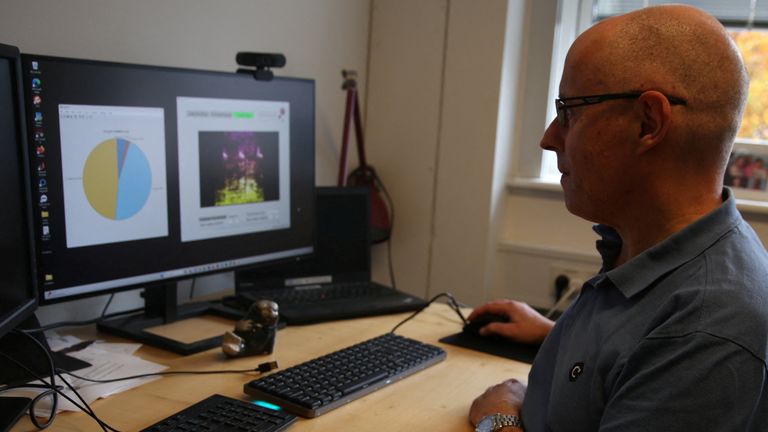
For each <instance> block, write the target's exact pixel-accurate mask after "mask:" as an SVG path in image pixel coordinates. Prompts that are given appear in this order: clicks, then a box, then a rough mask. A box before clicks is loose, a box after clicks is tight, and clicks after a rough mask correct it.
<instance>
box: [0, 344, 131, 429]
mask: <svg viewBox="0 0 768 432" xmlns="http://www.w3.org/2000/svg"><path fill="white" fill-rule="evenodd" d="M16 331H17V332H18V333H21V334H24V335H25V336H26V337H28V338H29V339H31V340H32V341H33V342H34V343H35V344H36V345H37V346H38V347H39V348H40V349H41V350H42V351H43V353H44V354H45V356H46V357H47V359H48V364H49V366H50V367H51V383H50V384H48V383H47V382H46V381H45V378H43V377H41V376H40V375H38V374H37V373H36V372H35V371H33V370H31V369H30V368H28V367H27V366H25V365H24V364H22V363H21V362H19V361H17V360H16V359H14V358H11V357H9V356H7V355H5V354H4V353H0V355H2V356H3V357H5V358H7V359H8V360H10V361H12V362H13V363H15V364H16V365H18V366H19V367H21V368H22V369H24V370H26V371H27V373H29V374H30V375H31V376H33V377H34V378H36V379H37V380H39V381H40V382H42V383H44V384H46V385H47V386H48V387H49V388H50V389H51V390H52V391H54V392H55V393H54V394H53V397H54V399H53V402H52V405H51V416H50V417H49V419H48V421H47V422H46V423H44V424H42V425H41V424H39V423H38V421H37V416H36V415H35V414H34V412H35V410H34V407H35V406H36V403H37V402H38V401H39V400H40V399H42V396H38V397H36V398H35V399H33V401H32V406H31V408H30V411H29V415H30V420H31V421H32V424H34V425H35V426H36V427H38V428H40V429H44V428H46V427H48V426H49V425H50V424H51V423H52V422H53V420H54V418H55V417H56V410H57V407H58V397H57V395H61V396H62V397H63V398H65V399H67V400H68V401H69V402H71V403H72V404H73V405H74V406H75V407H77V408H78V409H80V410H81V411H83V412H84V413H86V414H88V416H90V417H91V418H93V419H94V420H95V421H96V422H97V423H98V424H99V426H100V427H101V429H102V430H103V431H105V432H106V431H107V430H110V431H113V432H119V431H118V430H117V429H115V428H113V427H112V426H110V425H108V424H107V423H105V422H104V421H102V420H101V419H100V418H99V417H98V416H97V415H96V413H95V412H94V411H93V409H91V407H90V406H89V405H88V403H86V402H85V400H84V399H83V397H82V396H81V395H80V393H78V391H77V390H76V389H75V388H73V387H72V386H71V385H70V384H69V382H67V380H65V379H63V378H62V381H64V384H66V385H67V387H69V389H70V390H71V391H72V392H73V393H74V394H75V395H76V396H77V398H78V399H79V400H80V401H82V402H83V404H84V406H82V405H80V404H78V403H77V402H76V401H75V400H74V399H72V398H71V397H69V396H68V395H67V394H66V393H64V392H63V391H62V388H63V387H62V386H59V385H56V378H55V377H56V371H57V368H56V366H55V364H54V360H53V357H52V356H51V353H50V351H49V350H48V348H47V347H46V346H45V345H43V344H42V343H41V342H40V341H39V340H37V338H35V337H34V336H32V335H30V334H26V333H23V332H21V331H19V330H16Z"/></svg>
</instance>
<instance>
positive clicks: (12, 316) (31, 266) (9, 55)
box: [0, 44, 40, 336]
mask: <svg viewBox="0 0 768 432" xmlns="http://www.w3.org/2000/svg"><path fill="white" fill-rule="evenodd" d="M0 58H4V59H6V60H8V62H9V64H10V66H11V80H12V82H11V90H12V91H13V92H15V97H14V111H15V117H16V118H15V120H16V144H17V145H18V146H19V149H18V150H19V156H18V157H19V163H21V164H22V167H21V170H20V174H21V178H20V179H19V186H20V187H22V188H23V191H22V196H23V199H24V201H25V202H24V207H25V208H24V229H25V231H26V238H27V248H26V249H27V263H28V268H27V269H26V270H27V277H28V281H29V283H30V284H31V285H30V286H27V287H26V291H27V294H28V296H27V297H28V298H27V300H26V301H24V302H21V303H20V304H19V305H18V306H17V307H16V308H15V310H12V311H10V313H9V314H8V315H7V316H0V336H2V335H4V334H6V333H8V332H10V331H12V330H13V329H14V328H15V327H17V326H18V325H19V324H21V323H22V322H23V321H24V320H25V319H27V318H28V317H30V316H31V315H32V314H33V313H34V312H35V310H36V309H37V307H38V304H39V297H40V296H39V292H38V290H37V271H36V270H35V269H36V268H37V265H36V259H37V257H36V254H35V239H34V234H33V232H32V196H31V191H30V190H29V188H27V187H26V181H27V179H28V178H29V158H28V155H27V139H26V120H25V110H24V91H23V87H22V75H21V54H20V52H19V49H18V48H17V47H15V46H11V45H5V44H0ZM0 289H3V288H0Z"/></svg>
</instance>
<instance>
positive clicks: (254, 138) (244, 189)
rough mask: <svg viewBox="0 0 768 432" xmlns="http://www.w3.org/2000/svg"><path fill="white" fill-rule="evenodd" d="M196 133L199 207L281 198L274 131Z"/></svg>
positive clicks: (276, 140) (276, 135)
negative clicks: (198, 164)
mask: <svg viewBox="0 0 768 432" xmlns="http://www.w3.org/2000/svg"><path fill="white" fill-rule="evenodd" d="M198 134H199V137H198V138H199V141H198V142H199V147H200V205H201V206H202V207H215V206H228V205H238V204H253V203H259V202H264V201H275V200H278V199H280V188H279V165H278V162H279V161H278V158H279V154H278V138H279V137H278V133H277V132H218V131H216V132H211V131H201V132H198Z"/></svg>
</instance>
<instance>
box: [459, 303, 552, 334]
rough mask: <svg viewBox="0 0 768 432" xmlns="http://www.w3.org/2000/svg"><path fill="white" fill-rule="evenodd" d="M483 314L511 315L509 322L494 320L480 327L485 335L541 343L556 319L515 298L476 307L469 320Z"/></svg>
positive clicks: (481, 332)
mask: <svg viewBox="0 0 768 432" xmlns="http://www.w3.org/2000/svg"><path fill="white" fill-rule="evenodd" d="M483 314H497V315H504V316H507V317H509V322H507V323H503V322H493V323H490V324H488V325H486V326H485V327H483V328H481V329H480V334H481V335H483V336H490V335H499V336H502V337H505V338H507V339H510V340H513V341H515V342H523V343H541V342H543V341H544V338H546V337H547V335H548V334H549V331H550V330H552V327H554V325H555V323H554V321H552V320H550V319H548V318H546V317H545V316H543V315H541V314H540V313H538V312H536V310H535V309H533V308H532V307H530V306H528V304H527V303H523V302H519V301H514V300H494V301H492V302H489V303H486V304H484V305H482V306H480V307H477V308H475V310H473V311H472V313H471V314H469V317H468V319H469V321H472V320H473V319H475V318H477V317H478V316H480V315H483Z"/></svg>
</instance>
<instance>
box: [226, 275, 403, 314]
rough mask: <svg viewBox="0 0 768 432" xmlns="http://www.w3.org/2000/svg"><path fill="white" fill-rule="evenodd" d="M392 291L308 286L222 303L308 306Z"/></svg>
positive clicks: (239, 306) (345, 284)
mask: <svg viewBox="0 0 768 432" xmlns="http://www.w3.org/2000/svg"><path fill="white" fill-rule="evenodd" d="M392 291H393V290H392V289H389V288H385V287H384V286H381V285H375V284H371V283H370V282H339V283H334V284H333V285H308V286H305V287H297V288H280V289H268V290H254V291H246V292H242V293H238V294H235V295H234V296H229V297H226V298H224V299H223V300H222V303H223V304H225V305H227V306H230V307H234V308H237V309H242V310H248V308H249V307H250V306H251V305H252V304H253V302H255V301H257V300H265V299H266V300H272V301H275V302H277V304H279V305H284V304H307V303H316V302H319V301H333V300H345V299H359V298H366V297H375V296H380V295H387V294H391V293H392Z"/></svg>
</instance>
